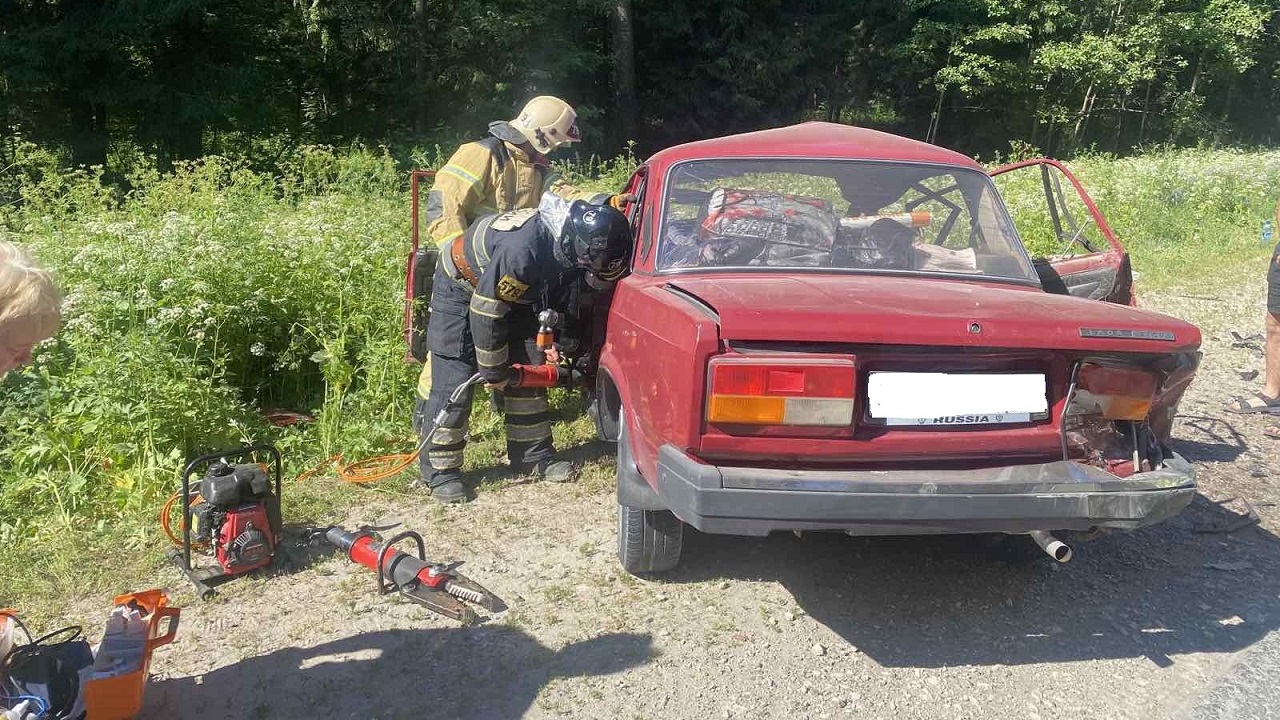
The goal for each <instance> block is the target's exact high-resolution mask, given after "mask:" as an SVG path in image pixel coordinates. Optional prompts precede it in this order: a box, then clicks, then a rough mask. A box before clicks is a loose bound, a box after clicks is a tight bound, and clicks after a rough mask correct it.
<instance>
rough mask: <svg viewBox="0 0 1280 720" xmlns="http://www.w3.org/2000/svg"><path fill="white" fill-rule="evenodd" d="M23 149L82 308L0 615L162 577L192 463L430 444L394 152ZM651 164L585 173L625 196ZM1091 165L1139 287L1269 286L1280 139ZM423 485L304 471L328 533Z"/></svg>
mask: <svg viewBox="0 0 1280 720" xmlns="http://www.w3.org/2000/svg"><path fill="white" fill-rule="evenodd" d="M7 142H11V143H16V144H17V145H16V146H15V147H16V151H15V152H11V153H10V155H11V156H13V157H17V158H18V162H17V163H16V164H15V165H13V166H12V167H9V168H6V169H5V170H4V171H3V172H0V235H4V236H8V237H11V238H12V239H14V240H16V241H17V242H19V243H21V244H24V245H27V246H29V247H31V248H32V249H33V250H34V251H35V252H36V253H37V255H38V256H39V258H40V259H41V261H42V262H44V263H46V264H47V265H49V266H50V267H52V268H53V269H54V270H55V271H56V272H57V275H58V278H59V281H60V283H61V284H62V285H63V287H64V288H65V289H66V290H67V308H66V324H65V327H64V328H63V331H62V332H61V333H60V335H59V336H58V338H57V339H55V340H54V341H52V342H50V343H48V344H46V345H45V346H43V347H41V348H40V349H39V352H38V354H37V357H36V360H35V362H34V363H33V365H32V366H31V367H29V368H28V369H26V370H23V371H21V372H17V373H11V374H10V375H9V376H8V377H6V378H5V379H4V380H3V381H2V382H0V607H2V606H7V605H15V606H18V607H21V608H24V609H25V610H26V612H27V613H28V614H29V615H31V616H32V617H33V618H36V619H37V620H38V619H39V618H41V617H47V616H51V615H54V614H57V613H59V612H61V611H62V609H63V607H64V606H65V604H66V603H67V602H69V601H70V600H72V599H74V598H77V597H80V596H85V595H88V596H100V597H109V596H110V595H112V594H114V593H115V592H118V591H123V590H128V589H135V588H136V587H138V586H140V585H144V584H146V582H147V578H148V576H149V575H150V574H151V573H152V572H153V571H154V569H155V567H156V566H157V565H159V564H160V563H162V562H163V560H162V558H163V550H164V548H165V546H166V544H167V542H166V541H165V540H164V539H163V537H162V536H161V534H160V532H159V528H158V526H157V523H156V513H157V511H158V509H159V507H160V505H161V503H162V502H163V500H164V498H165V497H167V496H168V495H169V494H170V493H171V492H173V490H174V489H175V487H176V485H177V472H178V469H179V467H180V466H181V464H182V462H183V459H184V458H186V457H189V456H191V455H194V454H197V453H201V452H207V451H210V450H214V449H220V448H223V447H228V446H233V445H236V444H238V443H241V442H245V441H251V440H252V441H271V442H275V443H277V444H278V445H279V446H280V447H281V448H282V450H284V452H285V453H286V458H287V462H286V477H292V476H293V475H294V474H296V473H298V472H300V471H301V470H304V469H306V468H308V467H310V466H312V465H314V464H316V463H318V462H320V461H322V460H323V459H324V458H327V457H329V456H330V455H333V454H336V453H343V454H344V455H345V456H346V457H347V458H348V459H356V458H362V457H366V456H370V455H376V454H381V453H388V452H404V451H407V450H409V449H410V448H412V447H413V444H414V438H413V437H411V432H410V430H409V413H410V410H411V407H412V403H413V399H414V392H413V388H414V385H415V382H416V375H417V367H416V366H410V365H406V364H405V363H404V362H403V357H404V348H403V345H402V339H401V335H400V332H401V328H400V317H401V297H402V283H403V279H402V273H403V265H404V259H405V256H406V253H407V252H408V240H409V213H408V206H409V203H408V200H409V198H408V193H407V188H406V182H405V173H404V172H403V170H404V169H403V168H401V167H398V166H397V165H396V163H395V162H394V161H393V160H392V159H391V158H390V157H389V156H388V155H387V154H386V153H385V152H380V151H371V150H367V149H358V148H357V149H351V150H345V151H335V150H333V149H328V148H310V149H308V150H306V151H305V152H303V153H301V154H300V155H299V156H298V157H296V158H293V159H291V160H289V161H288V162H286V163H284V165H283V167H282V169H281V171H280V172H279V173H277V174H274V175H268V174H263V173H259V172H252V171H250V170H248V169H246V168H245V167H244V166H242V165H240V164H238V163H237V162H234V161H231V160H226V159H223V158H208V159H206V160H204V161H202V162H199V163H194V164H191V165H189V166H184V167H181V168H179V169H178V170H177V171H175V172H174V173H171V174H168V175H164V176H161V175H158V174H156V173H154V172H134V173H131V174H130V177H129V182H130V186H129V189H128V190H127V191H123V190H120V189H109V188H104V186H103V185H102V184H101V182H100V181H99V178H98V176H97V175H96V174H95V173H92V172H85V171H80V172H63V171H60V170H59V169H58V167H57V163H56V159H54V158H51V157H50V156H48V155H47V154H45V153H43V152H42V151H40V150H39V149H38V148H34V147H31V146H29V145H22V143H21V141H20V139H19V140H8V141H7ZM631 163H632V160H629V159H627V158H621V159H619V160H616V161H611V162H608V163H591V164H584V165H574V166H568V167H566V168H565V169H566V170H567V172H568V174H569V175H570V177H571V178H573V179H574V180H576V181H578V182H580V183H582V184H585V185H587V186H590V187H593V188H597V189H610V188H617V187H619V186H620V185H621V183H622V182H623V180H625V178H626V176H627V175H628V173H629V169H630V167H631ZM1071 167H1072V168H1073V169H1074V170H1075V171H1076V172H1077V173H1078V174H1079V175H1080V177H1081V179H1082V180H1083V182H1084V183H1085V184H1086V185H1087V186H1088V187H1089V189H1090V190H1091V191H1092V192H1093V193H1094V197H1095V199H1096V200H1097V201H1098V203H1099V205H1100V206H1101V207H1102V209H1103V211H1104V213H1105V214H1106V215H1107V217H1108V218H1109V219H1110V220H1111V222H1112V224H1113V226H1114V227H1115V229H1116V231H1117V233H1118V234H1119V235H1120V237H1121V238H1122V240H1123V241H1124V242H1125V243H1126V244H1127V246H1128V247H1129V249H1130V250H1131V252H1132V253H1133V256H1134V262H1135V266H1136V268H1137V270H1138V271H1139V272H1140V273H1141V275H1142V279H1141V280H1140V283H1139V288H1140V290H1148V289H1151V288H1155V287H1161V286H1167V285H1170V284H1173V283H1188V282H1197V281H1199V279H1207V280H1206V281H1213V282H1217V281H1219V280H1218V279H1219V278H1226V277H1230V278H1235V277H1238V276H1239V277H1247V274H1242V272H1244V271H1237V270H1238V269H1240V268H1249V267H1252V264H1255V263H1256V264H1258V265H1260V262H1261V261H1260V259H1259V258H1260V257H1261V256H1262V255H1263V254H1265V253H1266V252H1269V250H1268V249H1266V248H1262V247H1261V246H1260V245H1259V243H1258V228H1259V225H1260V223H1261V222H1262V221H1263V220H1265V219H1268V218H1270V217H1271V213H1272V206H1273V202H1274V199H1273V197H1272V196H1271V194H1270V193H1271V192H1272V190H1271V189H1272V188H1276V187H1280V152H1266V153H1244V152H1234V151H1203V150H1194V151H1176V152H1174V151H1169V152H1160V153H1154V154H1151V155H1148V156H1144V157H1138V158H1132V159H1121V160H1115V159H1108V158H1085V159H1081V160H1079V161H1077V162H1074V163H1072V164H1071ZM1034 192H1035V188H1034V186H1033V185H1028V186H1026V187H1019V186H1015V187H1013V188H1012V189H1011V190H1010V196H1009V200H1010V205H1011V206H1014V207H1015V208H1018V207H1024V206H1025V207H1030V205H1029V204H1028V203H1029V201H1030V200H1034ZM1233 268H1234V269H1233ZM1248 272H1249V273H1252V272H1260V268H1254V269H1250V270H1248ZM1233 281H1234V280H1233ZM553 405H554V407H555V408H556V409H557V411H558V412H560V413H562V414H563V415H564V416H565V417H566V418H572V420H571V421H568V422H564V423H560V424H558V425H557V427H556V431H555V432H556V440H557V443H558V444H559V445H560V446H561V447H572V446H575V445H581V444H583V443H584V442H586V441H587V439H588V438H589V437H590V436H591V435H592V434H593V433H592V429H591V426H590V423H589V422H588V421H587V420H586V419H585V418H583V417H581V412H580V411H581V407H580V403H579V401H578V400H577V398H576V397H575V396H573V395H570V394H568V393H563V392H557V393H554V394H553ZM267 408H287V409H294V410H303V411H307V412H311V413H313V414H314V415H315V416H316V422H315V423H314V424H312V425H309V426H306V427H301V428H294V429H278V428H272V427H270V426H269V425H268V424H267V423H266V422H265V421H264V420H263V419H262V417H261V415H260V414H259V413H260V411H261V410H263V409H267ZM474 429H475V432H476V435H477V437H476V441H475V442H473V443H472V444H471V445H469V446H468V450H467V462H468V467H469V468H471V469H478V470H484V469H486V468H489V469H492V468H495V467H496V466H497V464H498V458H499V457H500V456H501V455H502V453H503V450H504V441H503V439H502V432H501V421H500V419H499V418H497V417H496V416H494V415H493V414H492V413H491V412H490V411H489V409H488V405H487V402H485V401H484V399H483V398H481V400H480V401H478V402H477V406H476V414H475V423H474ZM412 476H413V471H410V472H406V473H404V474H402V475H401V476H400V477H397V478H393V479H390V480H387V481H385V482H382V483H378V484H377V485H375V486H371V487H354V486H349V485H344V484H342V483H339V482H337V481H336V480H335V479H334V478H332V476H321V477H316V478H313V479H311V480H309V481H307V482H305V483H302V484H291V485H290V486H289V488H288V489H287V491H286V492H287V494H288V496H289V498H288V501H287V504H286V506H287V508H288V513H289V518H288V519H289V520H291V521H312V522H317V523H323V522H327V521H333V520H336V519H338V518H339V517H340V516H341V515H343V514H345V512H346V511H347V510H348V509H349V508H352V507H356V506H362V505H367V504H368V503H370V502H371V501H373V500H374V499H376V501H378V502H382V501H386V500H398V499H400V498H401V497H408V496H413V494H414V492H415V491H412V490H410V489H409V488H408V487H407V485H408V480H409V479H410V478H411V477H412ZM486 476H487V477H490V478H496V477H497V473H496V472H494V473H488V474H487V475H486ZM611 482H612V473H611V470H610V467H609V464H608V460H607V459H602V460H596V461H594V462H591V463H589V464H588V465H587V466H586V467H585V468H584V471H583V474H582V478H581V480H580V482H579V483H578V484H577V485H576V486H575V488H576V489H575V492H580V493H583V494H592V493H601V492H607V491H608V489H609V487H610V484H611ZM414 501H417V500H416V499H415V500H414ZM495 522H501V518H495ZM512 522H518V518H514V517H513V518H512Z"/></svg>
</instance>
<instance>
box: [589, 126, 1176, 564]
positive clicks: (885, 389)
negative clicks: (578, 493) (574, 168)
mask: <svg viewBox="0 0 1280 720" xmlns="http://www.w3.org/2000/svg"><path fill="white" fill-rule="evenodd" d="M1003 173H1009V174H1008V175H1003ZM995 175H999V176H1000V178H998V179H1000V180H1001V182H1004V178H1009V182H1011V183H1014V184H1015V185H1016V184H1017V183H1022V185H1021V186H1020V187H1022V188H1023V189H1029V190H1028V192H1025V193H1023V194H1020V195H1019V203H1020V204H1019V207H1018V212H1017V214H1016V217H1015V218H1012V219H1011V215H1010V212H1009V209H1008V208H1007V207H1006V203H1005V200H1003V199H1002V197H1001V194H1000V193H998V192H997V190H996V185H995V183H994V182H993V177H992V176H995ZM627 191H629V192H632V193H635V194H636V195H637V196H638V200H637V201H636V202H635V203H634V204H633V205H632V207H631V208H630V217H631V218H632V219H633V222H634V225H635V232H636V247H635V253H634V258H633V261H632V262H633V269H632V273H631V275H630V276H628V277H627V278H625V279H624V280H623V281H622V282H620V283H619V285H618V286H617V288H616V289H615V291H614V294H613V297H612V300H611V302H610V305H609V310H608V316H607V324H606V330H605V332H604V333H603V339H602V340H600V341H597V342H596V343H595V344H596V346H597V347H598V368H596V372H595V376H596V393H595V395H596V415H597V422H598V425H599V429H600V432H601V434H602V435H603V436H604V437H605V438H606V439H609V440H616V441H617V444H618V470H617V474H618V555H619V558H620V559H621V562H622V565H623V566H624V567H625V568H626V569H627V570H628V571H630V572H633V573H651V572H660V571H665V570H670V569H672V568H673V567H675V566H676V564H677V563H678V562H679V559H680V553H681V545H682V542H681V540H682V533H683V529H684V526H685V525H690V526H692V527H694V528H696V529H698V530H700V531H702V532H707V533H725V534H734V535H766V534H768V533H771V532H775V531H780V530H807V531H819V530H822V531H839V532H845V533H849V534H852V535H885V534H892V535H904V534H932V533H989V532H990V533H1009V534H1030V535H1031V536H1032V537H1033V538H1036V539H1037V541H1038V542H1040V544H1041V546H1042V547H1044V548H1045V549H1046V550H1047V551H1048V552H1050V554H1052V555H1054V556H1055V557H1057V558H1058V559H1060V560H1065V559H1066V558H1067V557H1068V556H1069V554H1070V550H1069V549H1068V548H1067V547H1066V546H1065V545H1063V544H1062V543H1059V542H1057V541H1056V540H1055V539H1054V537H1053V535H1052V534H1051V533H1052V532H1053V531H1063V530H1073V531H1087V530H1091V529H1095V528H1122V529H1133V528H1138V527H1142V526H1145V525H1149V524H1151V523H1155V522H1159V521H1161V520H1163V519H1166V518H1168V517H1170V516H1172V515H1175V514H1177V513H1178V512H1179V511H1181V510H1182V508H1184V507H1185V506H1186V505H1187V504H1188V503H1189V502H1190V501H1191V499H1192V497H1193V495H1194V494H1195V491H1196V486H1195V476H1194V473H1193V470H1192V468H1191V466H1190V465H1189V464H1188V463H1187V462H1186V461H1185V460H1183V459H1182V458H1181V457H1179V456H1178V455H1177V454H1176V453H1174V452H1172V451H1171V450H1170V449H1169V448H1168V445H1167V442H1168V440H1169V433H1170V428H1171V425H1172V422H1173V417H1174V413H1175V412H1176V409H1177V406H1178V402H1179V400H1180V399H1181V397H1182V395H1183V392H1184V391H1185V390H1186V388H1187V386H1188V384H1189V383H1190V382H1191V380H1192V378H1193V376H1194V374H1195V370H1196V366H1197V364H1198V362H1199V357H1200V353H1199V346H1200V332H1199V330H1198V329H1197V328H1196V327H1194V326H1193V325H1190V324H1188V323H1185V322H1182V321H1180V320H1176V319H1173V318H1170V317H1166V316H1164V315H1160V314H1158V313H1154V312H1150V311H1147V310H1141V309H1138V308H1136V307H1134V293H1133V278H1132V272H1131V270H1130V266H1129V260H1128V256H1127V255H1126V253H1125V251H1124V248H1123V247H1122V246H1121V245H1120V243H1119V242H1117V240H1116V238H1115V235H1114V233H1113V232H1112V231H1111V229H1110V228H1109V227H1108V225H1107V223H1106V221H1105V220H1104V219H1103V217H1102V216H1101V215H1100V214H1099V213H1098V211H1097V208H1096V207H1095V206H1094V204H1093V202H1092V201H1091V200H1090V199H1089V198H1088V196H1087V195H1086V194H1085V192H1084V190H1083V188H1081V187H1080V185H1079V183H1078V182H1077V181H1076V180H1075V178H1074V177H1072V176H1071V174H1070V173H1068V172H1067V171H1066V170H1065V168H1063V167H1062V166H1061V165H1058V164H1057V163H1055V162H1053V161H1050V160H1040V161H1031V162H1027V163H1020V164H1018V165H1014V166H1010V167H1007V168H1001V169H1000V170H997V171H996V172H995V173H991V174H988V173H987V172H986V171H985V170H984V169H983V168H982V166H981V165H979V164H978V163H976V162H975V161H973V160H972V159H970V158H968V157H965V156H964V155H960V154H958V153H955V152H951V151H949V150H945V149H943V148H939V147H936V146H933V145H929V144H926V143H922V142H917V141H914V140H909V139H906V138H901V137H896V136H893V135H888V134H884V133H880V132H876V131H872V130H866V129H861V128H854V127H848V126H843V125H834V124H829V123H805V124H802V125H797V126H793V127H786V128H779V129H774V130H764V131H760V132H753V133H747V134H744V135H735V136H732V137H724V138H719V139H714V140H707V141H702V142H694V143H689V144H686V145H680V146H677V147H673V148H670V149H667V150H665V151H662V152H660V153H658V154H657V155H654V156H653V157H652V158H651V159H650V160H649V161H648V162H646V163H645V164H644V166H643V167H641V168H640V169H639V171H638V172H636V174H635V175H634V176H633V177H632V179H631V181H630V183H629V185H628V187H627ZM1027 198H1030V199H1029V200H1028V199H1027ZM1015 219H1016V220H1017V222H1018V225H1015ZM1020 231H1021V234H1020ZM1024 240H1025V241H1026V244H1024ZM1027 244H1030V245H1032V246H1033V247H1036V248H1038V249H1040V250H1042V251H1046V250H1047V251H1051V252H1045V254H1047V255H1049V257H1045V258H1041V257H1033V256H1032V254H1031V253H1029V252H1028V250H1027Z"/></svg>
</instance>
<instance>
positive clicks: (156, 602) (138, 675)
mask: <svg viewBox="0 0 1280 720" xmlns="http://www.w3.org/2000/svg"><path fill="white" fill-rule="evenodd" d="M130 602H136V603H137V604H138V605H140V606H141V607H142V608H143V609H144V610H146V611H147V613H148V614H149V615H150V619H149V620H148V625H149V632H148V639H147V642H146V646H145V650H144V652H143V654H142V668H141V669H139V670H136V671H134V672H130V673H123V674H120V675H116V676H113V677H108V678H98V679H94V680H90V681H88V682H87V683H85V709H86V710H87V712H88V715H87V720H129V718H132V717H134V716H135V715H137V714H138V712H139V711H140V710H142V697H143V692H144V691H145V690H146V687H147V678H148V676H149V673H150V671H151V653H152V652H153V651H154V650H155V649H156V648H158V647H160V646H162V645H168V644H169V643H171V642H173V640H174V637H176V636H177V634H178V617H179V615H181V612H182V611H181V609H180V608H176V607H168V604H169V596H168V595H165V594H164V592H162V591H160V590H144V591H142V592H138V593H131V594H128V595H120V596H117V597H116V599H115V604H116V605H117V606H120V605H128V604H129V603H130ZM166 618H167V619H168V621H169V622H168V624H167V627H165V629H164V630H163V632H162V631H161V625H162V621H163V620H164V619H166Z"/></svg>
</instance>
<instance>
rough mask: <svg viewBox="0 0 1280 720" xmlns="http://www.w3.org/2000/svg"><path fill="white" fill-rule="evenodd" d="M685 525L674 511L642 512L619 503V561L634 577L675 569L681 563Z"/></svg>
mask: <svg viewBox="0 0 1280 720" xmlns="http://www.w3.org/2000/svg"><path fill="white" fill-rule="evenodd" d="M683 545H684V523H682V522H680V519H679V518H677V517H676V516H675V515H674V514H672V512H671V511H670V510H640V509H638V508H633V507H627V506H626V505H623V504H622V503H618V560H619V561H620V562H621V563H622V569H624V570H626V571H627V572H629V573H631V574H632V575H648V574H652V573H662V572H668V571H670V570H674V569H675V568H676V566H677V565H679V564H680V551H681V549H682V546H683Z"/></svg>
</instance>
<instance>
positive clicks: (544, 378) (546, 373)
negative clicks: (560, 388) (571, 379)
mask: <svg viewBox="0 0 1280 720" xmlns="http://www.w3.org/2000/svg"><path fill="white" fill-rule="evenodd" d="M559 384H560V368H558V367H556V366H555V365H512V366H511V379H510V381H508V382H507V386H508V387H517V388H550V387H555V386H556V385H559Z"/></svg>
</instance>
